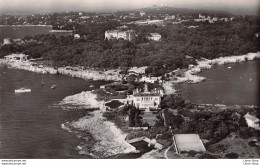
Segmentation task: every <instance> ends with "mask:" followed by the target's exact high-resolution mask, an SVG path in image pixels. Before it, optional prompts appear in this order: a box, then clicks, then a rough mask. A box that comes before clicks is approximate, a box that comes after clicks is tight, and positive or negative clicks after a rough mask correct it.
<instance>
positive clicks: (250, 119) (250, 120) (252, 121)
mask: <svg viewBox="0 0 260 165" xmlns="http://www.w3.org/2000/svg"><path fill="white" fill-rule="evenodd" d="M244 117H245V119H246V122H247V125H248V126H249V127H252V128H257V129H258V128H259V121H260V120H259V119H258V118H257V117H255V116H253V115H250V114H249V113H247V114H246V115H245V116H244Z"/></svg>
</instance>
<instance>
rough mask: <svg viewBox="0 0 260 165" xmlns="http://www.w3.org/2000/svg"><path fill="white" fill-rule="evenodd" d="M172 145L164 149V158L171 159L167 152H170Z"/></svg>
mask: <svg viewBox="0 0 260 165" xmlns="http://www.w3.org/2000/svg"><path fill="white" fill-rule="evenodd" d="M171 146H172V145H171ZM171 146H170V147H168V148H167V149H166V150H165V151H164V158H165V159H169V158H168V156H167V153H168V151H169V149H170V148H171Z"/></svg>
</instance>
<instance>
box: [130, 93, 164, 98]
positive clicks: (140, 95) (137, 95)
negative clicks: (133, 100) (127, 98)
mask: <svg viewBox="0 0 260 165" xmlns="http://www.w3.org/2000/svg"><path fill="white" fill-rule="evenodd" d="M142 96H160V94H159V93H150V92H147V93H145V92H143V93H136V94H134V97H142Z"/></svg>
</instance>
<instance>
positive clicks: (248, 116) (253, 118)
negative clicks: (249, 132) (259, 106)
mask: <svg viewBox="0 0 260 165" xmlns="http://www.w3.org/2000/svg"><path fill="white" fill-rule="evenodd" d="M245 118H246V119H249V120H252V121H259V119H258V118H257V117H255V116H253V115H250V114H249V113H247V114H246V115H245Z"/></svg>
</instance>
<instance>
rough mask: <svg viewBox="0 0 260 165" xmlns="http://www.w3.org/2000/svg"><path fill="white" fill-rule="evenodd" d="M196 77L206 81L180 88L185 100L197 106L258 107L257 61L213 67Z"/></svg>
mask: <svg viewBox="0 0 260 165" xmlns="http://www.w3.org/2000/svg"><path fill="white" fill-rule="evenodd" d="M199 75H200V76H203V77H206V80H205V81H204V82H201V83H197V84H188V83H182V84H181V85H180V86H181V89H182V95H183V97H184V98H185V99H188V100H191V101H192V102H195V103H199V104H224V105H259V104H260V97H259V96H260V90H259V87H260V86H259V85H260V84H259V82H260V60H256V61H248V62H241V63H236V64H225V65H215V66H213V67H212V69H209V70H205V71H203V72H201V73H200V74H199Z"/></svg>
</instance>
